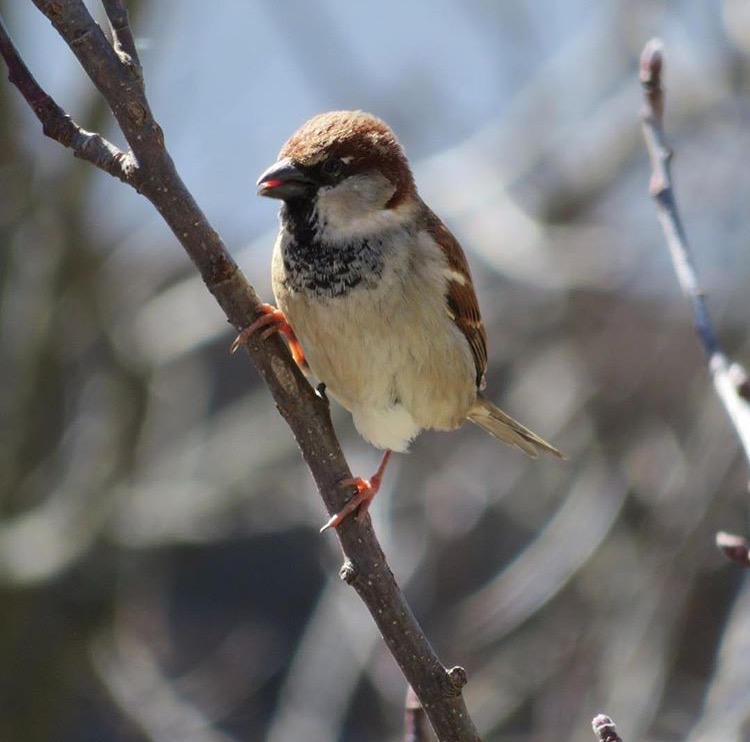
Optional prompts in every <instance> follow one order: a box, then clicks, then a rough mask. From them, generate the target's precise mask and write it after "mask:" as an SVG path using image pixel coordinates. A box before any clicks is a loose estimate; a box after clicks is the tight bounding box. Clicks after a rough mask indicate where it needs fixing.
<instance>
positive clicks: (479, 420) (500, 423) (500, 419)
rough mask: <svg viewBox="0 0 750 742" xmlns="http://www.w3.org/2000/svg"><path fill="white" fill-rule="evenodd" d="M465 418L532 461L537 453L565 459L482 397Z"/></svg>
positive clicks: (563, 455)
mask: <svg viewBox="0 0 750 742" xmlns="http://www.w3.org/2000/svg"><path fill="white" fill-rule="evenodd" d="M467 417H468V418H469V420H471V421H472V422H473V423H476V424H477V425H478V426H479V427H480V428H483V429H484V430H486V431H487V432H488V433H490V434H491V435H494V436H495V438H499V439H500V440H501V441H502V442H503V443H507V444H508V445H510V446H518V447H519V448H520V449H521V450H522V451H523V452H524V453H526V454H528V455H529V456H531V458H532V459H535V458H537V457H538V456H539V451H546V452H547V453H551V454H553V455H554V456H557V457H558V458H560V459H564V458H565V454H564V453H562V452H561V451H558V450H557V449H556V448H555V447H554V446H553V445H551V444H549V443H547V441H545V440H544V439H542V438H540V437H539V436H538V435H537V434H536V433H532V432H531V431H530V430H529V429H528V428H526V427H524V426H523V425H521V423H519V422H517V421H516V420H514V419H513V418H512V417H511V416H510V415H506V414H505V413H504V412H503V411H502V410H501V409H499V408H497V407H495V405H494V404H492V402H488V401H487V400H486V399H484V398H483V397H477V403H476V404H475V405H474V407H472V409H471V412H469V414H468V415H467Z"/></svg>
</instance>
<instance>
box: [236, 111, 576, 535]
mask: <svg viewBox="0 0 750 742" xmlns="http://www.w3.org/2000/svg"><path fill="white" fill-rule="evenodd" d="M257 186H258V194H259V195H261V196H266V197H268V198H275V199H279V200H280V201H281V208H280V212H279V222H280V227H279V233H278V238H277V240H276V244H275V247H274V252H273V261H272V279H273V293H274V296H275V298H276V303H277V306H276V307H274V306H271V305H269V304H266V305H263V315H262V316H261V317H260V318H259V319H258V320H257V321H255V322H254V323H252V324H251V325H250V326H249V327H247V328H244V329H243V330H241V332H240V334H239V335H238V336H237V338H236V339H235V341H234V343H233V345H232V350H233V351H234V350H236V349H237V348H238V347H240V346H241V345H242V344H243V343H244V342H246V341H247V339H248V338H249V337H250V336H251V335H252V334H253V333H256V332H260V337H262V338H266V337H268V336H270V335H271V334H272V333H275V332H281V333H282V334H283V335H285V336H286V337H287V339H288V342H289V345H290V349H291V351H292V355H293V357H294V360H295V361H296V362H297V363H298V364H299V365H300V366H301V367H302V369H303V370H304V371H305V372H306V373H308V374H311V375H313V376H314V377H316V378H317V379H318V380H320V381H321V382H322V383H323V384H324V385H325V390H326V392H327V393H329V394H330V395H331V396H332V397H334V398H335V399H336V400H338V402H340V403H341V404H342V405H343V406H344V407H345V408H346V409H347V410H349V411H350V412H351V414H352V417H353V419H354V425H355V426H356V428H357V430H358V431H359V433H360V434H361V435H362V437H363V438H365V439H366V440H367V441H369V442H370V443H371V444H372V445H373V446H376V447H377V448H380V449H385V453H384V455H383V458H382V461H381V463H380V466H379V467H378V470H377V471H376V472H375V474H374V476H372V477H371V478H370V479H369V480H368V479H362V478H361V477H356V478H352V479H347V480H344V481H343V482H341V486H347V487H354V495H353V497H352V498H351V499H350V500H349V501H348V502H347V504H346V505H345V507H344V508H343V509H342V510H341V511H340V512H338V513H335V514H334V515H333V516H332V517H331V518H330V520H329V521H328V522H327V523H326V524H325V525H324V526H323V528H322V529H321V531H323V530H325V529H326V528H332V527H336V526H338V525H339V524H340V523H341V522H342V521H343V520H344V519H345V518H346V517H347V516H348V515H349V514H350V513H353V512H355V511H357V512H358V513H363V512H365V511H366V510H367V508H368V506H369V504H370V502H371V501H372V498H373V497H374V496H375V493H376V492H377V491H378V488H379V487H380V484H381V481H382V477H383V473H384V471H385V468H386V465H387V463H388V460H389V457H390V454H391V451H399V452H403V451H406V450H407V448H408V446H409V443H410V442H411V441H412V439H413V438H414V437H415V436H416V435H417V434H418V433H419V432H420V431H422V430H424V429H433V430H453V429H455V428H458V427H459V426H460V425H461V424H462V423H463V422H464V420H471V421H472V422H473V423H476V424H477V425H479V427H481V428H483V429H484V430H486V431H487V432H488V433H490V434H491V435H493V436H495V437H496V438H498V439H499V440H501V441H503V442H504V443H507V444H510V445H512V446H516V447H518V448H519V449H521V450H522V451H523V452H524V453H526V454H528V455H529V456H531V457H533V458H536V457H537V455H538V452H539V451H544V452H547V453H551V454H553V455H554V456H558V457H560V458H564V456H563V454H562V453H561V452H560V451H558V449H557V448H555V447H554V446H552V445H551V444H549V443H547V442H546V441H545V440H543V439H542V438H540V437H539V436H538V435H536V434H535V433H533V432H532V431H531V430H529V429H528V428H526V427H524V426H523V425H521V423H519V422H517V421H516V420H514V419H513V418H512V417H510V416H509V415H507V414H506V413H505V412H503V411H502V410H500V409H499V408H498V407H496V406H495V405H494V404H493V403H492V402H490V401H489V400H488V399H486V398H485V397H483V396H482V393H481V392H482V390H483V389H484V387H485V373H486V370H487V333H486V331H485V328H484V325H483V323H482V318H481V315H480V313H479V305H478V303H477V297H476V293H475V291H474V286H473V284H472V280H471V273H470V271H469V265H468V263H467V260H466V256H465V255H464V252H463V250H462V249H461V246H460V245H459V243H458V241H457V240H456V238H455V237H454V236H453V235H452V234H451V232H450V231H449V229H448V228H447V227H446V226H445V224H443V222H442V221H441V220H440V219H439V218H438V217H437V216H436V215H435V214H434V213H433V212H432V211H431V210H430V208H429V207H428V206H427V204H425V202H424V201H423V200H422V199H421V198H420V196H419V193H418V192H417V187H416V185H415V182H414V177H413V175H412V172H411V168H410V167H409V162H408V160H407V159H406V155H405V153H404V150H403V148H402V147H401V144H400V143H399V141H398V139H397V138H396V136H395V134H394V133H393V131H391V129H390V128H389V127H388V125H387V124H385V123H384V122H383V121H381V120H380V119H378V118H376V117H375V116H372V115H370V114H367V113H363V112H361V111H333V112H330V113H323V114H320V115H318V116H315V117H314V118H312V119H310V120H309V121H307V122H306V123H305V124H303V125H302V126H301V127H300V128H299V129H298V130H297V131H296V132H295V133H294V134H292V136H291V137H290V138H289V140H288V141H287V142H286V144H284V146H283V147H282V148H281V152H280V153H279V157H278V160H277V162H275V163H274V164H273V165H271V167H269V168H268V169H267V170H266V171H265V172H264V173H263V174H262V175H261V176H260V178H259V179H258V183H257Z"/></svg>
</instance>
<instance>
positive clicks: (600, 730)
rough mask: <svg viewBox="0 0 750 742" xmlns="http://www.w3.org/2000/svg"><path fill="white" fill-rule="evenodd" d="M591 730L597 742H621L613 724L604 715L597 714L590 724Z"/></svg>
mask: <svg viewBox="0 0 750 742" xmlns="http://www.w3.org/2000/svg"><path fill="white" fill-rule="evenodd" d="M591 728H592V729H593V730H594V734H595V735H596V737H597V739H598V740H599V742H622V739H620V737H619V736H618V734H617V729H616V727H615V723H614V722H613V721H612V719H610V717H609V716H607V715H606V714H597V715H596V716H595V717H594V720H593V721H592V722H591Z"/></svg>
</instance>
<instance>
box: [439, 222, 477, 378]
mask: <svg viewBox="0 0 750 742" xmlns="http://www.w3.org/2000/svg"><path fill="white" fill-rule="evenodd" d="M427 229H428V231H429V232H430V234H431V235H432V237H433V238H434V239H435V241H436V242H437V243H438V244H439V245H440V247H441V248H442V249H443V252H444V253H445V257H446V260H447V261H448V276H447V278H448V284H447V292H446V296H445V301H446V311H447V312H448V314H449V315H450V317H451V319H453V321H454V322H455V323H456V325H457V326H458V328H459V329H460V330H461V332H462V333H463V334H464V336H465V337H466V340H467V341H468V343H469V347H470V348H471V354H472V356H473V357H474V365H475V367H476V370H477V388H478V389H484V386H485V379H484V374H485V371H486V370H487V333H486V332H485V329H484V323H483V322H482V317H481V315H480V314H479V302H477V295H476V294H475V293H474V284H473V283H472V281H471V273H470V272H469V264H468V263H467V262H466V256H465V255H464V251H463V250H462V249H461V245H459V244H458V240H457V239H456V238H455V237H454V236H453V235H452V234H451V232H450V230H449V229H448V227H446V226H445V225H444V224H443V223H442V222H441V221H440V219H439V218H438V217H437V216H436V215H435V214H433V213H432V212H430V218H429V222H428V225H427ZM451 274H454V275H453V276H451Z"/></svg>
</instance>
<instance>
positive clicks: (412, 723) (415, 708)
mask: <svg viewBox="0 0 750 742" xmlns="http://www.w3.org/2000/svg"><path fill="white" fill-rule="evenodd" d="M429 739H430V733H429V731H428V730H427V715H426V714H425V712H424V709H423V708H422V704H421V703H420V702H419V699H418V698H417V694H416V693H415V692H414V691H413V690H412V689H411V687H409V688H407V689H406V703H405V705H404V742H428V740H429Z"/></svg>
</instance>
